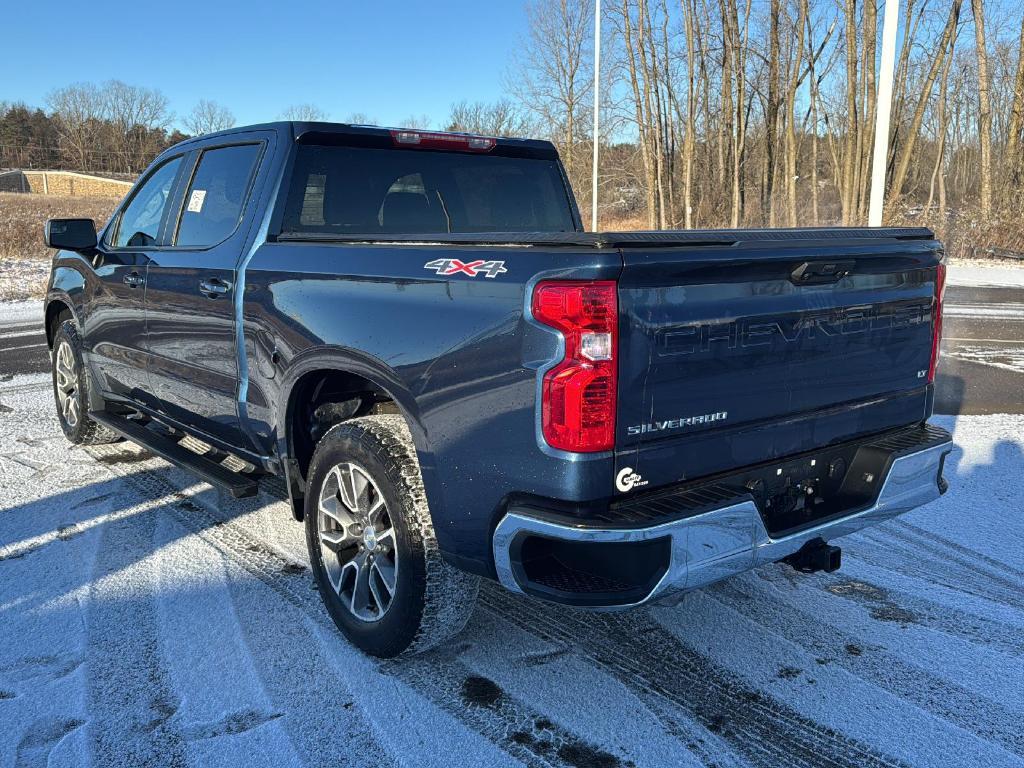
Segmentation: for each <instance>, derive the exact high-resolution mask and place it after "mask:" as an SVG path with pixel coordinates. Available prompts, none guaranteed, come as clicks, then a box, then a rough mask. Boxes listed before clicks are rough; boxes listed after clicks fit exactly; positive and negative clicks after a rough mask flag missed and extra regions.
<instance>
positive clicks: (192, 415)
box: [146, 132, 271, 449]
mask: <svg viewBox="0 0 1024 768" xmlns="http://www.w3.org/2000/svg"><path fill="white" fill-rule="evenodd" d="M270 140H271V135H270V134H267V133H264V132H254V133H246V134H237V135H232V136H231V137H230V142H225V141H224V140H223V139H222V140H221V141H220V142H219V143H213V142H211V143H209V144H207V145H205V146H201V147H200V148H199V149H198V150H196V151H195V152H194V153H193V155H192V157H191V160H192V164H191V166H190V176H189V178H188V181H187V186H186V189H185V192H184V195H183V197H182V205H181V208H180V213H179V215H178V218H177V220H176V221H175V223H174V226H173V232H172V237H171V243H172V247H171V248H168V249H166V250H163V251H161V252H160V253H159V254H157V255H156V256H155V257H154V258H153V259H152V260H151V261H150V264H149V273H148V278H147V293H146V323H147V347H148V352H149V354H150V359H151V367H150V380H151V381H152V384H153V388H154V392H155V394H156V396H157V398H158V400H159V407H160V410H161V411H163V413H165V414H166V415H167V416H168V417H170V419H171V420H173V421H175V422H177V423H179V424H180V425H182V426H184V427H186V428H187V429H188V430H189V431H190V432H192V433H194V434H196V435H197V436H198V437H209V438H212V439H213V441H214V442H219V443H222V444H225V445H227V446H230V447H237V448H241V449H247V448H249V447H250V442H249V440H248V438H247V437H246V436H245V434H244V432H243V430H242V429H241V426H240V422H239V418H238V411H237V392H238V387H239V373H238V365H237V355H236V350H235V298H236V295H235V289H236V280H235V278H236V267H237V265H238V262H239V260H240V258H241V256H242V253H243V250H244V248H245V246H246V242H247V239H248V237H249V235H250V232H251V229H252V228H253V226H252V225H253V222H254V220H255V218H256V212H255V210H254V208H255V206H254V205H253V204H252V201H251V192H252V189H253V187H254V184H255V181H256V177H257V170H258V168H259V165H260V160H261V158H262V157H263V155H264V153H265V151H266V148H267V144H268V141H270Z"/></svg>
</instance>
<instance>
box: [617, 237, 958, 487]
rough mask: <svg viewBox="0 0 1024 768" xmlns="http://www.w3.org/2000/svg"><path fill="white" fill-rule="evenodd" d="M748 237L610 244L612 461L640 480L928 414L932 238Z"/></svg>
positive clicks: (728, 466) (730, 465)
mask: <svg viewBox="0 0 1024 768" xmlns="http://www.w3.org/2000/svg"><path fill="white" fill-rule="evenodd" d="M727 235H728V233H721V234H720V235H719V237H722V238H723V239H724V238H725V237H726V236H727ZM774 236H775V237H776V238H778V237H780V236H781V237H783V238H784V236H785V233H778V232H777V233H775V235H774ZM819 236H820V235H819ZM748 237H749V239H746V240H736V241H735V242H723V243H722V244H719V245H701V246H694V247H669V248H645V249H638V248H633V249H630V248H627V249H625V250H624V251H623V260H624V269H623V274H622V277H621V280H620V293H619V301H620V316H621V317H622V328H621V333H620V355H621V358H622V362H621V368H620V376H621V381H620V386H619V412H618V439H617V446H618V459H619V464H620V471H621V468H625V467H627V466H628V467H630V468H631V469H633V470H634V471H635V472H638V473H639V474H641V475H642V476H643V483H644V484H648V485H649V487H654V486H656V485H658V484H662V483H666V482H675V481H679V480H686V479H690V478H693V477H699V476H704V475H709V474H713V473H717V472H723V471H728V470H732V469H735V468H739V467H744V466H749V465H751V464H756V463H760V462H764V461H769V460H772V459H774V458H778V457H781V456H786V455H791V454H794V453H799V452H802V451H807V450H812V449H814V448H818V447H820V446H822V445H825V444H828V443H833V442H837V441H839V440H843V439H848V438H851V437H854V436H857V435H860V434H866V433H871V432H878V431H881V430H884V429H888V428H891V427H896V426H901V425H904V424H909V423H912V422H914V421H919V420H921V419H923V418H925V416H926V415H927V410H928V406H929V402H930V400H929V397H930V391H929V381H928V372H929V364H930V360H931V349H932V333H933V311H934V306H935V281H936V265H937V263H938V244H937V243H936V242H935V241H934V240H931V239H924V240H912V241H904V240H900V239H897V238H895V237H894V238H880V237H878V236H874V237H871V238H864V239H858V238H855V237H851V238H849V239H848V240H847V242H843V241H842V240H841V239H837V238H836V237H834V236H833V237H831V238H830V239H827V240H826V239H822V240H820V241H815V240H813V239H808V235H806V234H803V235H799V236H797V235H794V236H793V238H792V240H791V241H786V240H785V239H782V240H777V239H776V240H774V241H773V240H768V239H765V240H764V241H759V240H758V239H757V236H756V235H750V236H748ZM620 490H622V489H620Z"/></svg>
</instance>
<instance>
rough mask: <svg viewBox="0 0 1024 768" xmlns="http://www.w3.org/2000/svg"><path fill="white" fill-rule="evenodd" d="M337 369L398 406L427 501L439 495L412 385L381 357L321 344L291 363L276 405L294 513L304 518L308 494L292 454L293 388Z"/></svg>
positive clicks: (278, 435) (278, 437)
mask: <svg viewBox="0 0 1024 768" xmlns="http://www.w3.org/2000/svg"><path fill="white" fill-rule="evenodd" d="M327 370H330V371H338V372H339V373H349V374H353V375H356V376H360V377H362V378H364V379H366V380H367V381H369V382H371V383H372V384H374V385H375V386H377V387H379V388H380V389H381V390H383V391H384V392H385V393H386V394H387V395H388V396H389V397H390V398H391V399H392V400H393V401H394V403H395V405H396V406H397V407H398V410H399V412H400V413H401V414H402V417H403V418H404V419H405V421H406V423H407V424H408V425H409V431H410V432H411V433H412V439H413V444H414V445H415V446H416V454H417V456H418V457H419V461H420V472H421V474H422V475H423V484H424V487H425V488H426V492H427V501H428V503H429V502H430V499H431V498H439V496H438V495H437V494H435V493H433V492H432V490H431V489H432V488H433V487H434V484H435V477H434V464H433V460H432V456H433V452H432V450H431V448H430V444H429V441H428V439H427V434H426V432H425V430H424V429H423V425H422V422H421V419H420V410H419V406H418V405H417V403H416V399H415V398H414V397H413V395H412V393H411V392H410V391H409V388H408V387H407V386H406V384H405V383H404V382H403V381H402V379H401V378H400V377H399V376H398V374H397V373H396V372H395V371H394V369H393V368H391V367H390V366H389V365H387V364H386V363H384V362H383V361H382V360H379V359H378V358H375V357H373V356H371V355H367V354H366V353H364V352H360V351H358V350H355V349H351V348H348V347H340V346H318V347H312V348H310V349H306V350H303V351H302V352H300V353H299V354H298V355H296V356H295V357H294V358H292V360H291V361H290V362H289V363H288V367H287V369H286V370H285V372H284V376H283V378H282V381H281V389H280V390H279V395H278V398H277V403H276V405H275V408H274V433H275V435H276V441H277V451H278V454H279V455H280V456H281V459H282V462H281V463H282V466H283V467H284V473H285V483H286V485H287V487H288V497H289V501H290V502H291V505H292V514H293V515H294V516H295V518H296V519H297V520H301V519H302V516H303V515H302V504H303V498H304V496H305V479H304V478H302V477H301V474H300V471H299V467H298V464H297V463H296V461H295V459H294V457H293V451H292V447H293V443H292V435H291V429H290V424H291V417H292V407H293V404H292V390H293V389H294V387H295V384H296V383H297V382H298V381H299V379H301V378H302V377H303V376H304V375H306V374H307V373H312V372H314V371H327Z"/></svg>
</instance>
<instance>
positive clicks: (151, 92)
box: [102, 80, 172, 173]
mask: <svg viewBox="0 0 1024 768" xmlns="http://www.w3.org/2000/svg"><path fill="white" fill-rule="evenodd" d="M102 92H103V102H104V112H105V114H106V118H107V121H108V122H109V124H110V126H111V128H112V129H113V130H112V136H111V139H110V141H111V146H112V148H113V150H114V152H116V153H117V154H118V155H120V157H121V158H122V162H123V163H124V171H125V172H127V173H132V172H136V171H139V170H142V168H144V167H145V166H146V165H147V163H148V162H149V160H150V159H152V157H153V155H154V154H156V151H155V150H156V149H157V147H156V144H155V142H154V139H155V136H154V135H153V134H154V132H156V131H163V130H164V129H166V128H167V127H168V126H169V125H170V123H171V118H172V115H171V113H170V111H169V110H168V107H167V97H166V96H164V95H163V94H162V93H161V92H160V91H158V90H157V89H155V88H146V87H143V86H139V85H129V84H128V83H125V82H122V81H120V80H110V81H108V82H106V83H104V85H103V91H102Z"/></svg>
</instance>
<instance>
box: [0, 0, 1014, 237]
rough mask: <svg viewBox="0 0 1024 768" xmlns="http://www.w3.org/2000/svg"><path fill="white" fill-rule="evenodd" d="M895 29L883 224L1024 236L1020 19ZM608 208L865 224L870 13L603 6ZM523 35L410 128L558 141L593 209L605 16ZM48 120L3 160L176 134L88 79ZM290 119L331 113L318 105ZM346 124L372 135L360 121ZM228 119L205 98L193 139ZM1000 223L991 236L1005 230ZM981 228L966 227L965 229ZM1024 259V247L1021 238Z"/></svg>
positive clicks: (567, 8)
mask: <svg viewBox="0 0 1024 768" xmlns="http://www.w3.org/2000/svg"><path fill="white" fill-rule="evenodd" d="M892 1H893V2H899V3H900V7H899V13H900V35H899V38H898V44H897V51H896V76H895V83H894V91H893V100H892V120H891V133H890V136H889V152H888V157H887V159H886V196H885V199H886V214H885V215H886V220H887V221H888V222H890V223H898V222H903V221H909V220H914V221H919V222H922V223H928V224H931V225H932V226H934V227H936V228H937V229H938V230H939V232H940V234H944V233H945V228H946V225H947V222H948V221H950V220H952V219H954V218H958V219H960V220H969V221H970V222H973V223H974V224H977V223H979V222H980V225H981V226H990V225H993V226H995V225H998V226H1005V227H1006V228H1008V229H1014V228H1015V229H1018V230H1019V227H1017V226H1016V221H1017V220H1018V219H1019V216H1020V214H1021V213H1022V212H1024V183H1022V182H1024V57H1022V56H1021V49H1022V46H1024V7H1022V6H1021V4H1020V3H1019V2H1017V0H892ZM603 6H604V7H603V14H604V15H603V18H602V29H603V31H604V36H603V39H602V57H601V78H600V79H601V88H600V93H601V103H600V110H601V134H600V136H598V137H597V140H598V141H599V142H600V144H601V166H600V173H599V178H600V188H599V192H598V195H599V200H598V202H599V203H600V210H601V215H602V225H603V226H643V227H652V228H653V227H659V228H672V227H721V226H734V227H735V226H786V225H789V226H793V225H819V224H846V225H853V224H863V223H866V218H867V210H868V199H869V194H870V178H871V161H872V154H873V148H874V143H875V138H876V137H875V118H876V115H877V112H878V106H879V105H878V104H877V96H876V92H877V86H878V79H879V57H880V47H881V26H882V14H883V7H882V5H881V4H880V3H879V2H878V0H757V1H756V2H755V0H604V3H603ZM526 14H527V20H528V24H527V31H526V34H525V37H524V39H523V40H522V41H521V43H520V44H519V45H517V46H516V47H515V53H514V58H513V60H512V61H510V62H509V66H508V68H507V72H506V76H505V78H504V82H503V91H504V93H503V95H502V96H501V97H500V98H499V99H497V100H496V101H492V102H467V101H463V102H459V103H456V104H454V105H452V106H451V108H450V111H449V114H448V115H447V117H446V119H444V120H441V121H431V119H430V118H429V117H425V116H423V117H410V118H407V119H406V120H404V121H401V122H400V124H399V126H398V127H420V128H429V127H432V125H431V123H432V122H433V123H434V125H436V127H439V128H445V129H450V130H465V131H472V132H478V133H484V134H490V135H512V136H522V135H533V136H541V137H547V138H550V139H551V140H552V141H554V142H555V143H556V145H557V146H558V148H559V151H560V153H561V156H562V158H563V161H564V164H565V167H566V170H567V172H568V174H569V177H570V179H571V181H572V183H573V188H574V190H575V192H576V195H577V198H578V199H579V202H580V207H581V209H583V210H587V209H588V208H589V206H590V202H591V201H590V189H591V184H590V182H591V153H592V149H593V142H594V140H595V137H594V135H593V128H592V126H593V79H594V78H593V74H594V72H593V68H594V46H593V28H594V16H593V14H594V2H593V0H529V1H528V3H527V5H526ZM46 107H47V108H46V109H45V110H42V109H30V108H28V107H25V106H24V105H16V106H12V105H7V106H3V105H0V166H5V167H32V166H35V167H39V166H50V167H66V168H73V169H82V170H93V171H97V170H102V171H108V172H122V173H137V172H138V171H139V170H140V169H141V168H143V167H144V166H145V165H146V164H147V162H148V161H149V160H150V159H151V158H152V157H153V156H154V155H155V154H156V153H157V152H159V151H160V150H161V149H163V148H164V147H165V146H167V145H168V144H170V143H173V142H174V141H177V140H179V139H181V138H183V137H184V135H186V134H184V133H182V132H180V131H178V130H174V129H172V128H171V125H172V118H173V115H172V114H171V113H170V111H169V110H168V107H167V100H166V98H165V97H164V96H163V95H162V94H161V93H160V92H159V91H156V90H154V89H149V88H144V87H139V86H130V85H127V84H125V83H121V82H119V81H111V82H108V83H106V84H103V85H99V86H97V85H91V84H76V85H71V86H67V87H64V88H60V89H57V90H55V91H54V92H52V93H51V94H49V95H48V97H47V99H46ZM280 117H284V118H292V119H306V120H316V119H326V118H327V117H328V114H327V112H325V111H324V110H323V109H321V108H320V107H318V106H317V105H312V104H302V105H296V106H293V107H290V108H289V109H287V110H285V111H284V112H283V113H282V114H281V115H280ZM346 122H352V123H373V122H375V121H374V120H373V119H372V118H371V117H369V116H367V115H365V114H353V115H349V116H348V118H346ZM233 124H234V117H233V115H231V113H230V112H229V111H228V110H227V109H226V108H224V107H223V106H221V105H219V104H216V103H214V102H211V101H206V100H204V101H200V102H199V103H198V104H196V106H195V107H194V108H193V110H192V112H191V113H189V115H187V116H185V118H184V119H183V121H181V125H182V126H183V127H184V128H185V130H186V131H187V132H188V133H192V134H195V133H203V132H207V131H210V130H218V129H221V128H225V127H228V126H230V125H233ZM993 223H994V224H993ZM972 225H973V224H972ZM1021 247H1022V249H1024V244H1022V246H1021Z"/></svg>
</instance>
